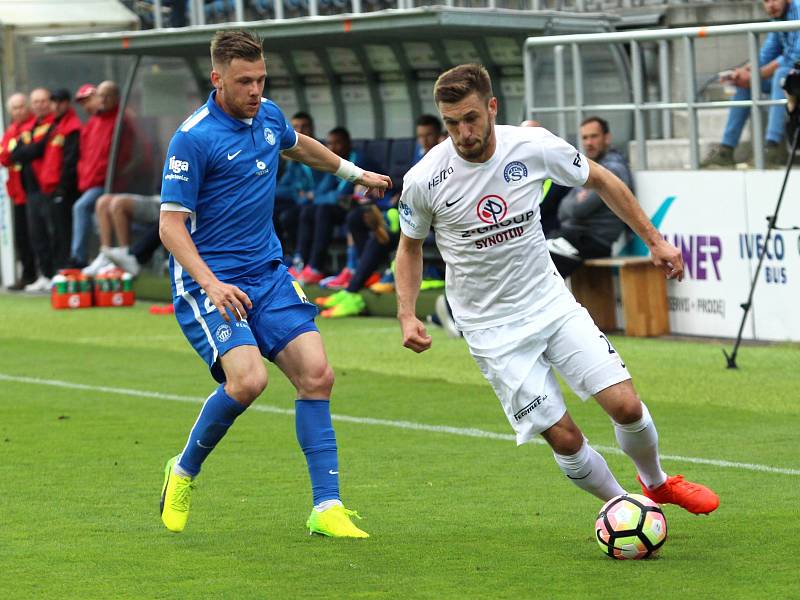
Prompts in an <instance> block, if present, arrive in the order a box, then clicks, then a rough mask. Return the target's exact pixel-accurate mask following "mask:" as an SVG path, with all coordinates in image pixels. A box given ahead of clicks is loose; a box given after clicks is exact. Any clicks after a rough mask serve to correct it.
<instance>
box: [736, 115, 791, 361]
mask: <svg viewBox="0 0 800 600" xmlns="http://www.w3.org/2000/svg"><path fill="white" fill-rule="evenodd" d="M795 110H800V107H799V108H795ZM789 122H790V123H795V120H794V115H792V116H791V117H790V119H789ZM798 139H800V125H798V124H796V123H795V128H794V139H793V140H792V149H791V150H790V151H789V160H788V161H787V163H786V173H785V174H784V176H783V185H781V192H780V194H778V203H777V204H776V205H775V213H774V214H773V215H772V216H771V217H767V224H768V227H767V235H766V237H765V238H764V245H763V246H762V248H761V252H759V256H758V265H757V266H756V272H755V273H754V274H753V281H752V283H751V284H750V295H749V296H748V297H747V301H746V302H744V303H743V304H741V305H740V306H741V307H742V308H743V309H744V314H743V315H742V322H741V323H739V333H738V334H737V335H736V342H735V343H734V344H733V350H732V351H731V353H730V354H728V353H727V352H725V349H724V348H723V349H722V353H723V354H724V355H725V360H727V361H728V368H729V369H738V368H739V367H738V365H737V364H736V355H737V354H738V353H739V345H740V344H741V343H742V332H743V331H744V323H745V321H747V313H749V312H750V308H751V306H752V305H753V294H754V293H755V291H756V283H758V276H759V275H760V274H761V265H762V264H763V263H764V256H766V254H767V245H768V244H769V240H770V237H772V231H773V230H774V229H777V227H776V223H777V222H778V212H780V210H781V204H782V203H783V193H784V192H785V191H786V184H787V182H788V181H789V174H790V173H791V172H792V166H793V165H794V153H795V152H796V151H797V141H798Z"/></svg>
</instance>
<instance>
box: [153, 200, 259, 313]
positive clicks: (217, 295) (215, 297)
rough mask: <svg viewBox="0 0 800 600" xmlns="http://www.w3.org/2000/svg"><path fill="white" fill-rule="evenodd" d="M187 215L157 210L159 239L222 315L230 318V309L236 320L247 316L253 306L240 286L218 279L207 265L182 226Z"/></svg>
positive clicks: (184, 226) (184, 225) (184, 224)
mask: <svg viewBox="0 0 800 600" xmlns="http://www.w3.org/2000/svg"><path fill="white" fill-rule="evenodd" d="M187 218H189V213H186V212H180V211H161V215H160V219H159V224H158V233H159V235H160V236H161V242H162V243H163V244H164V247H165V248H166V249H167V250H169V252H170V253H171V254H172V256H174V257H175V260H177V261H178V262H179V263H180V264H181V266H182V267H183V268H184V269H185V270H186V271H187V272H188V273H189V275H191V276H192V279H194V280H195V281H196V282H197V283H198V285H199V286H200V287H201V288H203V290H205V292H206V295H207V296H208V298H209V300H211V302H212V303H213V304H214V306H216V307H217V310H218V311H219V314H220V315H222V318H224V319H225V320H226V321H230V317H229V316H228V311H229V310H230V312H231V314H233V315H234V316H236V319H237V320H240V319H244V318H245V317H247V311H248V310H249V309H251V308H253V303H252V302H250V298H249V297H248V296H247V294H245V293H244V292H243V291H242V290H240V289H239V288H238V287H236V286H235V285H230V284H227V283H223V282H221V281H220V280H219V279H217V277H216V275H214V273H213V272H212V271H211V269H209V268H208V265H207V264H206V262H205V261H204V260H203V259H202V258H201V257H200V253H199V252H197V246H195V245H194V242H193V241H192V238H191V236H190V235H189V231H188V230H187V229H186V219H187Z"/></svg>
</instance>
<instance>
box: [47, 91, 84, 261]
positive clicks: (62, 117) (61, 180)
mask: <svg viewBox="0 0 800 600" xmlns="http://www.w3.org/2000/svg"><path fill="white" fill-rule="evenodd" d="M50 106H51V108H52V110H53V114H54V115H55V119H54V121H53V127H52V129H51V133H50V136H49V138H48V141H47V144H46V145H45V148H44V155H43V156H42V169H41V174H40V184H41V187H42V192H43V193H45V194H47V195H48V197H49V198H50V202H51V204H50V209H51V213H52V221H53V232H52V233H53V235H52V240H51V241H52V243H53V249H54V259H55V264H56V267H57V268H62V267H65V266H66V265H67V261H68V259H69V252H70V238H71V235H72V205H73V204H74V203H75V199H76V198H77V196H78V193H77V191H78V148H79V142H80V135H81V126H82V125H81V120H80V119H79V118H78V115H77V114H76V113H75V109H74V108H72V105H71V104H70V93H69V92H68V91H67V90H65V89H60V90H56V91H54V92H53V93H52V94H50Z"/></svg>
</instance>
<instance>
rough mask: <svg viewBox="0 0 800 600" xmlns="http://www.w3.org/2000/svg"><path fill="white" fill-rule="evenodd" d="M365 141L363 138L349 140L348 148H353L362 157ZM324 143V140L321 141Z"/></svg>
mask: <svg viewBox="0 0 800 600" xmlns="http://www.w3.org/2000/svg"><path fill="white" fill-rule="evenodd" d="M367 141H368V140H364V139H354V140H351V141H350V149H351V150H353V151H354V152H355V153H356V154H358V156H360V157H361V158H362V159H363V158H364V157H365V156H366V150H367ZM323 143H324V141H323Z"/></svg>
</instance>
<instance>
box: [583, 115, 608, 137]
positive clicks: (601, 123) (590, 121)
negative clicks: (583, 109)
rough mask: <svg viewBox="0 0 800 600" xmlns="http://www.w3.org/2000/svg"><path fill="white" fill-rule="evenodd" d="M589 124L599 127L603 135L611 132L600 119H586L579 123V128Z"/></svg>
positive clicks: (603, 120)
mask: <svg viewBox="0 0 800 600" xmlns="http://www.w3.org/2000/svg"><path fill="white" fill-rule="evenodd" d="M589 123H597V124H598V125H600V130H601V131H602V132H603V134H604V135H605V134H607V133H608V132H609V131H611V129H610V128H609V126H608V121H606V120H605V119H602V118H600V117H586V118H585V119H584V120H583V121H581V127H583V126H584V125H588V124H589Z"/></svg>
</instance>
